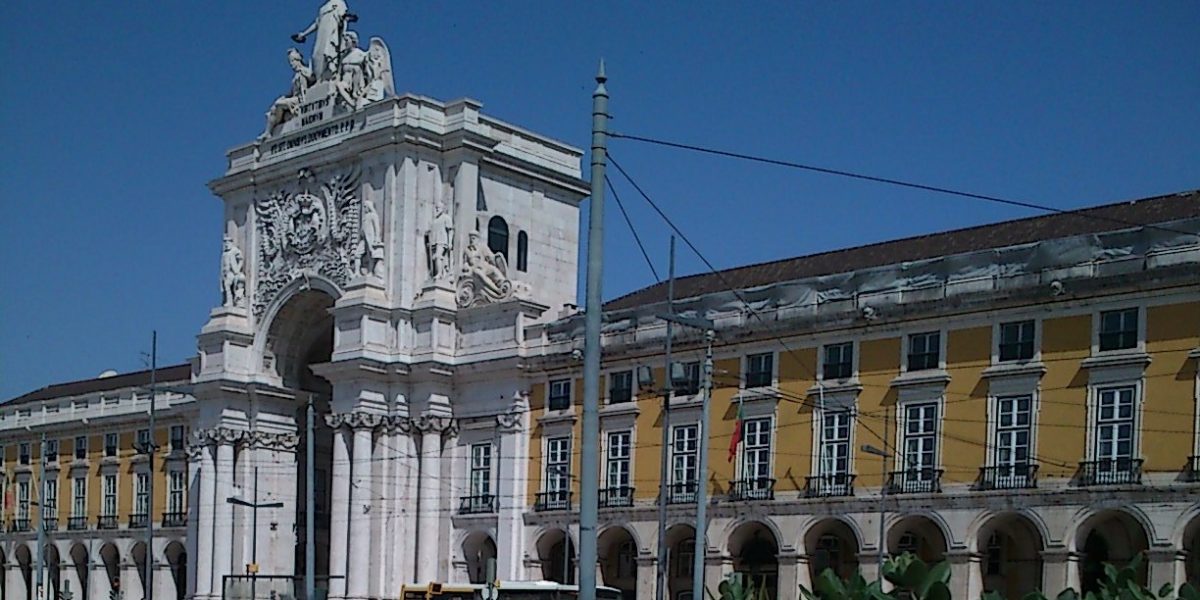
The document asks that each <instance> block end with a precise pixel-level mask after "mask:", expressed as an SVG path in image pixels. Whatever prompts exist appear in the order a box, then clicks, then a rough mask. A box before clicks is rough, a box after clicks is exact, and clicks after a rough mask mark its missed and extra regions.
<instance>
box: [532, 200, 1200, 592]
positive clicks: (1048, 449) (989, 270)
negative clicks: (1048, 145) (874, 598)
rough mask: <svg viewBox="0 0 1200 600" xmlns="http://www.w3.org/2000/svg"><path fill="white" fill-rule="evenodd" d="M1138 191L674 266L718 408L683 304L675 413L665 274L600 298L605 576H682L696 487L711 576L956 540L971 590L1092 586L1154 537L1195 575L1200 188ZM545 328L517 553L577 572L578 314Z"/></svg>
mask: <svg viewBox="0 0 1200 600" xmlns="http://www.w3.org/2000/svg"><path fill="white" fill-rule="evenodd" d="M1136 204H1141V206H1136ZM1131 206H1134V207H1135V209H1136V210H1129V211H1123V212H1120V213H1119V217H1120V218H1121V219H1123V220H1128V221H1129V222H1140V223H1147V224H1149V225H1150V226H1149V227H1145V228H1138V229H1134V230H1130V229H1129V228H1122V227H1120V226H1116V225H1113V224H1112V223H1104V222H1102V220H1101V219H1096V220H1094V221H1091V222H1089V221H1088V220H1087V219H1082V221H1083V222H1082V223H1068V222H1066V221H1064V220H1063V219H1068V218H1069V217H1064V216H1051V217H1041V218H1037V219H1027V220H1024V221H1016V222H1010V223H1002V224H998V225H993V226H985V227H981V228H975V229H973V230H965V231H961V232H949V233H945V234H937V235H934V236H927V237H926V238H918V239H913V240H900V241H897V242H889V243H885V244H881V245H878V246H876V247H866V248H862V249H850V250H845V251H839V252H836V253H831V254H832V255H833V256H829V255H819V256H817V257H804V258H799V259H792V260H789V261H781V263H770V264H768V265H756V266H752V267H746V268H743V269H733V270H730V271H726V272H723V273H721V274H720V275H701V276H695V277H690V278H685V279H682V280H680V282H678V287H677V296H676V298H677V301H676V303H675V306H674V311H675V312H676V313H678V314H682V315H684V316H688V317H702V318H706V319H710V320H712V322H713V324H714V330H715V331H716V341H715V342H714V344H713V348H712V352H713V356H714V361H713V383H712V394H711V402H710V406H709V412H708V415H707V418H705V417H704V415H703V414H702V412H701V393H700V388H701V387H702V377H701V376H700V373H702V371H703V367H702V361H703V359H704V353H705V342H704V338H703V335H702V333H701V332H699V331H692V330H687V329H683V328H680V327H679V326H678V325H676V326H675V334H674V338H673V345H674V348H673V352H674V353H673V356H672V360H673V361H677V362H679V363H681V368H680V369H679V372H680V373H682V377H681V378H679V379H678V380H677V381H675V382H673V384H672V388H673V391H672V393H671V394H670V398H671V399H670V401H669V409H668V410H666V411H665V412H666V416H665V418H664V393H663V392H664V387H665V386H664V382H665V378H664V373H665V366H664V365H665V360H666V359H665V357H664V355H663V347H664V342H665V331H666V327H665V324H664V321H663V320H661V319H659V318H658V317H657V316H656V315H658V314H661V313H663V312H666V311H667V310H668V307H667V305H666V303H665V293H664V290H663V288H662V286H661V285H659V286H653V287H651V288H647V289H645V290H641V291H638V292H635V293H633V294H631V295H629V296H626V297H623V298H620V299H617V300H615V301H612V302H610V303H609V304H608V305H607V306H606V315H605V322H606V326H605V336H604V345H605V351H604V367H603V373H604V374H603V379H602V383H601V388H602V398H601V407H600V419H601V439H600V447H601V473H600V478H601V483H600V487H601V492H600V502H601V512H600V521H601V527H600V535H599V547H600V556H601V563H600V565H598V566H597V568H598V569H599V573H600V580H601V581H603V582H605V583H606V584H608V585H612V586H615V587H618V588H621V589H622V590H624V591H625V592H626V594H627V595H629V596H630V597H639V598H650V597H654V595H653V592H654V588H655V586H656V585H657V582H658V581H662V582H664V583H665V585H666V586H667V589H666V590H664V592H665V593H664V597H667V598H682V597H689V598H690V594H691V592H690V589H691V585H692V564H691V562H692V557H693V556H694V554H693V553H694V552H695V541H694V538H695V502H696V496H697V494H696V492H697V490H698V489H699V487H700V486H703V487H704V488H705V489H706V491H707V501H708V503H709V508H708V515H709V522H708V524H707V540H706V542H705V544H704V548H705V550H704V552H705V564H706V565H707V566H706V571H705V573H704V580H705V581H706V582H707V585H708V586H709V587H712V588H714V589H715V586H716V584H717V583H718V582H719V581H720V579H721V578H722V577H724V576H725V575H726V574H728V573H730V572H735V571H738V572H746V573H751V574H753V575H754V576H756V577H760V578H761V580H763V581H766V582H767V584H768V585H769V586H770V588H771V590H772V593H773V594H775V595H776V597H779V598H797V597H798V589H799V586H800V585H806V586H807V585H810V583H811V581H812V579H813V578H814V577H815V576H816V575H817V574H818V573H819V572H820V571H822V570H824V569H825V568H832V569H834V570H835V571H837V572H839V573H841V574H843V575H848V574H850V573H852V572H853V571H854V570H855V569H861V570H862V571H863V572H864V573H865V574H867V575H868V576H869V577H871V576H874V573H875V572H876V569H877V566H876V565H877V561H878V560H879V557H880V554H881V553H882V554H883V555H885V556H894V555H896V554H898V553H900V552H904V551H909V552H914V553H916V554H918V555H920V556H921V557H922V558H924V559H926V560H929V561H938V560H948V561H949V562H950V564H951V568H952V572H953V577H952V588H953V589H954V591H955V597H963V598H976V597H978V596H979V595H980V594H982V593H983V592H985V591H996V592H1000V593H1001V594H1003V595H1004V596H1005V597H1011V598H1019V597H1022V596H1023V595H1024V594H1025V593H1027V592H1029V591H1032V590H1035V589H1043V590H1046V591H1049V592H1053V593H1057V592H1058V591H1059V590H1061V589H1064V588H1066V587H1072V588H1075V589H1077V590H1078V589H1092V588H1094V586H1095V585H1096V578H1097V576H1098V574H1099V573H1100V571H1099V570H1098V569H1099V568H1100V567H1099V565H1101V564H1102V563H1103V562H1117V563H1122V562H1125V561H1128V560H1130V559H1131V558H1132V557H1133V556H1134V555H1135V554H1136V553H1139V552H1144V553H1145V554H1146V556H1147V558H1148V567H1147V568H1146V569H1145V572H1144V573H1143V574H1142V575H1143V577H1144V578H1145V579H1146V581H1147V583H1150V584H1152V585H1153V587H1154V588H1155V589H1157V588H1158V586H1160V585H1162V584H1164V583H1172V584H1175V585H1178V584H1180V583H1182V582H1183V581H1185V580H1187V581H1192V582H1195V581H1197V579H1198V578H1200V562H1198V561H1200V535H1198V533H1200V486H1198V485H1197V481H1200V465H1198V464H1197V458H1196V456H1197V454H1200V434H1198V431H1200V429H1198V427H1197V419H1198V414H1200V411H1198V409H1197V406H1198V403H1200V378H1198V375H1197V363H1198V362H1200V244H1198V243H1197V236H1196V235H1195V233H1194V232H1196V231H1197V227H1200V196H1198V195H1196V194H1195V193H1193V194H1191V195H1183V196H1182V197H1179V196H1177V197H1168V198H1162V199H1151V200H1145V201H1141V202H1140V203H1135V204H1133V205H1131ZM1092 211H1093V214H1092V215H1091V216H1100V217H1101V218H1103V217H1105V216H1108V217H1114V218H1116V216H1117V215H1118V211H1120V209H1119V207H1101V208H1098V209H1092ZM1164 214H1169V215H1170V217H1171V218H1164ZM1151 215H1153V217H1151ZM1076 218H1078V217H1076ZM1151 218H1158V219H1160V220H1159V221H1153V222H1152V221H1151V220H1150V219H1151ZM1155 222H1156V223H1158V225H1157V227H1156V226H1155V225H1154V224H1153V223H1155ZM1056 231H1057V232H1059V233H1062V234H1063V235H1054V232H1056ZM1067 234H1069V235H1067ZM1189 236H1190V237H1189ZM1168 240H1169V241H1168ZM996 242H999V243H996ZM815 263H820V264H815ZM843 267H854V268H853V269H848V268H843ZM730 283H734V284H735V285H737V286H740V287H738V288H737V292H736V293H735V292H731V291H729V289H728V288H729V284H730ZM680 291H681V292H682V293H679V292H680ZM539 333H540V334H541V335H542V336H543V339H545V340H546V342H547V347H548V348H549V351H547V352H546V353H545V355H544V357H542V358H540V359H538V360H537V361H535V363H534V364H535V370H537V371H539V380H538V381H536V382H534V383H533V384H532V385H531V388H530V390H531V391H530V407H531V416H532V420H531V426H530V439H529V460H528V463H527V469H528V482H527V483H528V485H527V490H526V492H527V497H528V499H529V508H530V512H529V513H527V515H526V523H527V525H529V526H530V529H529V531H530V537H529V540H528V542H529V543H528V547H529V548H530V551H529V553H528V555H527V562H528V564H529V565H530V566H531V569H532V570H534V571H537V570H539V569H540V572H541V573H542V574H543V575H544V576H545V577H546V578H550V579H556V580H563V579H566V580H573V577H574V576H575V573H576V569H577V565H574V564H573V563H571V562H570V560H571V559H570V558H567V557H570V556H573V553H574V544H575V543H576V540H577V536H578V529H577V524H576V521H575V518H576V513H575V512H574V511H575V510H577V508H578V506H577V503H578V494H579V492H578V487H579V478H578V477H577V474H578V473H579V468H580V465H579V449H578V446H579V444H580V443H581V441H580V438H579V436H580V417H581V414H582V400H583V399H582V389H583V387H582V380H581V379H580V378H581V376H582V362H581V361H579V360H578V353H577V352H576V353H574V354H573V353H572V351H573V350H576V349H578V348H580V347H581V346H580V340H581V338H582V336H581V334H582V329H581V326H579V325H578V321H567V322H564V323H560V324H556V325H552V326H549V327H547V328H546V329H545V330H543V331H540V332H539ZM642 368H648V369H649V371H650V373H652V374H653V378H652V379H653V383H648V382H646V381H639V380H641V379H644V376H643V377H639V376H638V374H639V369H642ZM639 383H640V384H641V385H639ZM739 415H741V417H740V418H741V421H740V427H741V431H740V433H739V434H738V435H735V432H736V431H737V429H738V427H739ZM664 420H666V421H667V422H668V424H667V425H666V427H667V429H666V431H667V435H666V436H664V435H663V432H664ZM704 422H707V423H708V426H707V427H703V426H702V425H701V423H704ZM704 429H707V430H708V431H707V433H703V430H704ZM701 438H703V440H704V441H706V442H707V446H708V469H707V471H706V472H704V473H700V472H699V470H698V466H697V465H698V455H699V453H700V451H701V449H700V445H701ZM664 440H665V441H664ZM664 447H665V448H666V452H664V451H663V450H664ZM664 465H665V468H666V469H667V474H666V478H665V481H666V488H665V491H664V492H663V494H662V496H663V497H665V498H666V502H667V509H666V514H667V515H668V516H667V522H666V527H665V529H666V531H665V540H664V543H665V545H666V550H667V551H666V553H665V554H666V556H667V563H666V564H664V565H663V567H662V569H661V570H662V571H663V573H664V574H663V575H662V576H661V579H660V575H659V570H660V569H659V566H658V562H659V556H660V554H659V552H658V550H659V532H658V522H659V521H658V499H659V498H660V476H661V471H662V469H663V468H664ZM881 523H882V527H881ZM564 540H566V545H567V547H566V548H564ZM881 551H882V552H881Z"/></svg>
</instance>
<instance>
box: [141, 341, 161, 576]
mask: <svg viewBox="0 0 1200 600" xmlns="http://www.w3.org/2000/svg"><path fill="white" fill-rule="evenodd" d="M157 379H158V330H154V331H153V332H152V333H151V334H150V442H149V446H147V447H146V459H147V460H146V464H147V468H148V469H149V476H148V477H147V478H146V479H147V481H148V483H147V485H146V488H147V489H146V491H147V493H148V494H149V496H148V497H147V499H146V577H145V579H146V589H144V590H142V597H143V598H153V597H154V452H155V450H157V449H158V445H157V444H155V440H154V405H155V404H156V402H155V400H156V399H157V398H156V397H155V385H156V384H157V383H158V381H157Z"/></svg>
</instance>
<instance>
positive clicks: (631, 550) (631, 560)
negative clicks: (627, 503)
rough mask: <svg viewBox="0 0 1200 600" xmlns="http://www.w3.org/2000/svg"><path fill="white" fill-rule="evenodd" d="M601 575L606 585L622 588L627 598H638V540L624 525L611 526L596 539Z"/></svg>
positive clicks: (623, 595) (631, 599)
mask: <svg viewBox="0 0 1200 600" xmlns="http://www.w3.org/2000/svg"><path fill="white" fill-rule="evenodd" d="M596 546H597V555H598V556H599V559H600V575H601V580H602V581H603V582H604V585H607V586H609V587H613V588H617V589H618V590H621V596H622V597H623V598H626V599H627V600H633V599H634V598H637V542H636V541H634V539H633V534H631V533H629V530H628V529H625V528H624V527H611V528H609V529H607V530H605V531H604V532H603V533H601V534H600V537H599V538H597V540H596Z"/></svg>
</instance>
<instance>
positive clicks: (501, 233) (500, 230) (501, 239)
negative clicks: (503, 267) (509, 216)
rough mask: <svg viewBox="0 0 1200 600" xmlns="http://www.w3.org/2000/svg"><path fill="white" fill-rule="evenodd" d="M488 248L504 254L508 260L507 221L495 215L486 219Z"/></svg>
mask: <svg viewBox="0 0 1200 600" xmlns="http://www.w3.org/2000/svg"><path fill="white" fill-rule="evenodd" d="M488 249H489V250H491V251H492V252H498V253H500V254H503V255H504V260H506V261H507V260H508V223H505V222H504V219H503V218H501V217H499V216H495V217H492V218H491V220H489V221H488Z"/></svg>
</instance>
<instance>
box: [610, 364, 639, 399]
mask: <svg viewBox="0 0 1200 600" xmlns="http://www.w3.org/2000/svg"><path fill="white" fill-rule="evenodd" d="M625 373H628V374H629V400H626V401H623V402H613V399H612V390H613V379H614V378H615V376H616V375H618V374H625ZM606 379H607V383H608V387H607V388H605V391H606V392H608V393H607V394H606V396H607V398H606V403H607V404H630V403H636V402H637V370H636V369H634V368H633V367H630V368H628V369H616V370H613V371H610V372H609V373H608V377H607V378H606Z"/></svg>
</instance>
